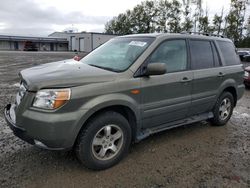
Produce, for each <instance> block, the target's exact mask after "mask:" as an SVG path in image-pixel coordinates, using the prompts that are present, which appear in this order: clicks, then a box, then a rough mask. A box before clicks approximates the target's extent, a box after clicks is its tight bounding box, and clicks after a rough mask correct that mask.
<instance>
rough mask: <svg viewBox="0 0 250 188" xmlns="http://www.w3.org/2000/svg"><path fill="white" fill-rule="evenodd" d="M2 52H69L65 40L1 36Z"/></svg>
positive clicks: (0, 46) (0, 45)
mask: <svg viewBox="0 0 250 188" xmlns="http://www.w3.org/2000/svg"><path fill="white" fill-rule="evenodd" d="M0 50H21V51H23V50H34V51H68V41H67V39H65V38H52V37H27V36H8V35H0Z"/></svg>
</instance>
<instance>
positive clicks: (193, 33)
mask: <svg viewBox="0 0 250 188" xmlns="http://www.w3.org/2000/svg"><path fill="white" fill-rule="evenodd" d="M181 34H189V35H204V36H211V37H221V38H226V37H225V36H224V35H217V34H213V33H201V32H193V31H183V32H181Z"/></svg>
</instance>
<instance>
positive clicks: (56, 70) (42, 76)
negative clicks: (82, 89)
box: [20, 59, 117, 91]
mask: <svg viewBox="0 0 250 188" xmlns="http://www.w3.org/2000/svg"><path fill="white" fill-rule="evenodd" d="M20 76H21V78H22V79H23V80H25V82H26V84H27V86H28V90H29V91H37V90H39V89H41V88H60V87H73V86H79V85H85V84H89V83H98V82H108V81H112V80H114V79H115V77H116V76H117V73H115V72H111V71H107V70H103V69H100V68H96V67H92V66H90V65H87V64H85V63H82V62H79V61H75V60H72V59H70V60H65V61H58V62H54V63H47V64H43V65H39V66H36V67H32V68H28V69H24V70H22V71H21V72H20Z"/></svg>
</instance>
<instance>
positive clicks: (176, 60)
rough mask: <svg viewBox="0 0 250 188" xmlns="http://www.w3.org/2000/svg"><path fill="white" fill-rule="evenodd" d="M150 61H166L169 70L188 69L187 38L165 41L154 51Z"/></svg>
mask: <svg viewBox="0 0 250 188" xmlns="http://www.w3.org/2000/svg"><path fill="white" fill-rule="evenodd" d="M149 63H165V64H166V67H167V72H177V71H183V70H186V69H187V47H186V41H185V40H170V41H165V42H163V43H162V44H160V46H158V48H157V49H156V50H155V51H154V52H153V54H152V55H151V56H150V58H149Z"/></svg>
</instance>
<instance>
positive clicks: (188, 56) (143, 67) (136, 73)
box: [134, 38, 191, 78]
mask: <svg viewBox="0 0 250 188" xmlns="http://www.w3.org/2000/svg"><path fill="white" fill-rule="evenodd" d="M174 40H183V41H185V44H186V52H187V66H186V69H185V70H179V71H173V72H166V73H165V74H164V75H166V74H170V73H178V72H185V71H189V70H191V69H190V68H191V64H190V63H191V61H190V60H191V57H190V53H189V45H188V39H187V38H169V39H165V40H163V41H161V42H160V43H159V44H158V45H157V46H156V47H155V48H154V50H153V51H152V52H151V53H150V54H149V55H148V57H147V59H146V60H145V61H144V62H143V63H142V64H141V65H140V67H139V68H138V69H137V71H135V74H134V77H135V78H136V77H141V76H142V72H143V70H144V69H145V68H146V66H147V65H148V64H149V58H150V57H151V56H152V54H153V53H154V52H155V51H156V50H157V49H158V48H159V47H160V46H161V44H163V43H165V42H168V41H174Z"/></svg>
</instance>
